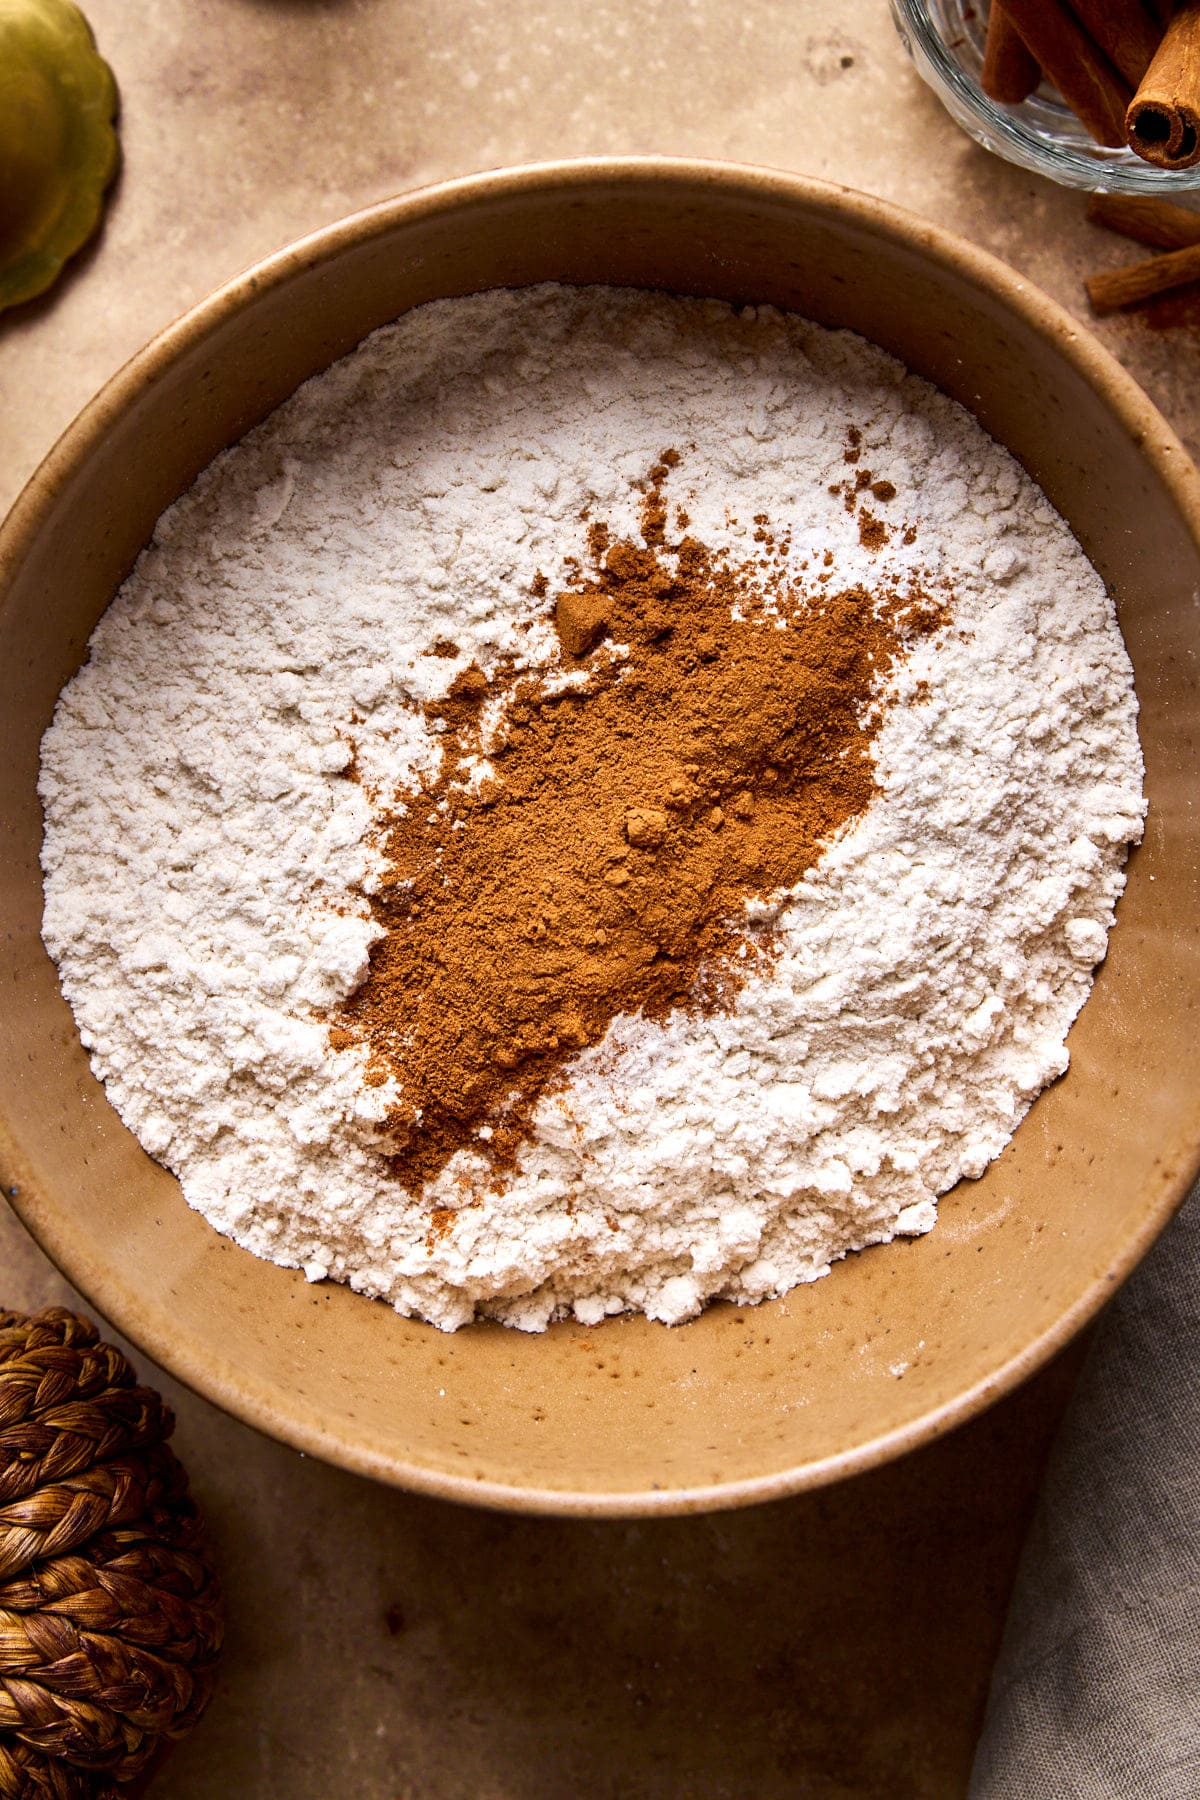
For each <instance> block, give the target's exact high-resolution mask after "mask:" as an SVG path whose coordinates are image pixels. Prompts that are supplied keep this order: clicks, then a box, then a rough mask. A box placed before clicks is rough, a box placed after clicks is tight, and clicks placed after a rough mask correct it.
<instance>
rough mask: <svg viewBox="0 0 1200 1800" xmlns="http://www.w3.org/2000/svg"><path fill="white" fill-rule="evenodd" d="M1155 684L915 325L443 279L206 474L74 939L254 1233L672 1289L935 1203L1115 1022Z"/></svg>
mask: <svg viewBox="0 0 1200 1800" xmlns="http://www.w3.org/2000/svg"><path fill="white" fill-rule="evenodd" d="M1135 721H1136V705H1135V701H1134V698H1133V692H1132V684H1131V676H1130V670H1129V665H1128V660H1127V658H1126V655H1125V652H1124V647H1123V645H1122V643H1121V640H1120V636H1119V633H1118V631H1117V627H1116V623H1115V619H1114V616H1113V612H1112V608H1111V604H1110V602H1109V600H1108V598H1107V596H1106V594H1105V591H1104V588H1103V586H1102V584H1101V582H1100V581H1099V578H1098V577H1097V576H1096V574H1095V572H1094V571H1093V570H1092V569H1091V568H1090V566H1089V565H1088V563H1087V561H1086V559H1085V558H1084V556H1083V553H1082V551H1081V550H1080V549H1079V547H1078V545H1077V544H1076V543H1075V542H1074V540H1073V539H1072V538H1071V536H1070V533H1069V532H1068V531H1067V529H1066V527H1065V525H1064V524H1063V522H1062V521H1061V520H1060V519H1059V518H1058V517H1057V516H1056V515H1055V514H1054V512H1053V511H1052V509H1051V508H1050V507H1049V505H1048V504H1047V502H1046V501H1045V499H1044V497H1043V496H1042V495H1041V494H1040V493H1039V492H1038V491H1037V490H1036V489H1035V488H1034V487H1033V486H1032V484H1031V483H1030V482H1029V481H1028V479H1027V478H1026V477H1025V476H1024V475H1023V474H1022V472H1021V471H1020V470H1019V468H1018V467H1017V465H1016V464H1015V463H1014V462H1013V461H1012V459H1011V458H1010V457H1009V456H1008V455H1007V454H1006V453H1005V452H1004V451H1002V450H1001V449H999V448H998V447H997V446H996V445H995V444H993V443H992V442H991V441H990V440H989V439H988V438H987V437H986V436H985V435H984V434H983V433H982V432H981V430H980V429H979V427H978V426H977V425H975V424H974V422H973V421H972V420H971V419H970V418H969V417H968V415H967V414H966V413H964V412H963V411H962V410H961V409H960V408H958V407H957V406H955V405H954V404H953V403H951V402H950V401H949V400H947V399H946V398H945V397H944V396H942V395H940V394H938V393H936V392H935V391H934V390H933V389H931V388H930V387H929V386H928V385H927V384H925V383H923V382H921V381H918V380H916V379H915V378H914V377H911V376H909V375H907V374H906V373H905V372H904V370H903V369H902V368H901V367H900V365H898V364H897V363H896V362H895V361H893V360H892V359H891V358H889V357H887V356H886V355H885V354H884V353H883V352H881V351H879V350H877V349H875V348H874V347H872V346H870V345H868V344H865V343H864V342H863V341H862V340H861V339H858V338H855V337H853V336H851V335H850V334H847V333H838V332H829V331H826V330H823V329H821V328H818V327H816V326H813V325H810V324H807V323H806V322H804V321H802V320H799V319H797V318H794V317H791V316H788V315H783V314H780V313H778V312H776V311H774V310H772V309H770V308H758V309H754V308H747V309H744V310H743V311H741V312H740V313H735V312H733V311H732V310H730V309H729V308H727V307H725V306H723V305H720V304H718V303H716V302H696V301H686V300H676V299H670V298H667V297H664V296H661V295H649V294H638V293H632V292H627V291H619V290H607V289H592V290H569V289H558V288H540V289H533V290H526V291H524V292H521V293H492V294H484V295H479V296H475V297H473V298H469V299H464V300H457V301H447V302H439V303H436V304H434V305H431V306H427V307H423V308H421V309H419V310H418V311H417V312H415V313H412V314H409V315H407V316H406V317H405V318H404V319H402V320H401V321H399V323H398V324H396V325H394V326H391V327H388V328H387V329H385V330H384V331H381V332H377V333H376V334H375V335H374V336H373V337H372V338H370V339H368V340H367V341H366V343H364V344H363V345H362V346H361V347H360V348H359V350H358V351H357V352H355V353H354V355H352V356H350V357H348V358H346V359H345V360H344V361H343V362H341V363H339V364H338V365H336V366H335V367H334V368H333V369H331V370H329V371H328V372H327V373H326V374H324V375H322V376H320V377H318V378H317V379H316V380H314V381H312V382H309V383H308V384H307V385H306V386H305V387H304V388H302V389H301V390H300V391H299V393H298V394H296V395H295V396H294V397H293V399H292V400H290V401H289V402H287V403H286V404H285V405H284V406H283V407H281V408H280V409H279V411H278V412H276V413H275V414H274V415H273V416H272V417H271V418H270V419H268V420H267V421H266V422H265V424H263V425H262V426H260V427H259V428H258V429H257V430H256V431H254V432H252V433H251V434H250V436H249V437H248V438H246V439H245V440H244V441H243V442H242V443H241V444H239V445H238V446H237V447H236V448H235V449H233V450H232V451H230V452H227V453H226V454H225V455H224V456H222V457H220V458H219V459H218V460H217V461H216V462H215V463H214V464H213V465H212V466H211V468H210V469H208V470H207V471H206V472H205V474H204V475H203V476H202V477H201V478H200V480H199V481H198V482H197V483H196V484H195V486H194V487H193V489H192V490H191V491H190V493H189V494H187V495H185V496H184V498H183V499H182V500H180V501H179V502H178V503H177V504H176V505H175V506H174V507H172V508H171V509H170V511H169V512H168V513H166V514H165V515H164V517H163V519H162V520H160V522H159V526H158V528H157V530H156V533H155V538H154V540H153V542H152V544H151V545H150V546H149V548H148V549H147V550H146V552H145V553H144V554H143V556H142V557H141V559H140V560H139V562H138V565H137V567H136V568H135V570H134V572H133V573H132V575H131V576H130V577H129V579H128V581H127V582H126V583H125V585H124V587H123V588H122V590H121V592H120V594H119V595H118V597H117V599H116V600H115V601H114V602H113V604H112V606H111V607H110V608H109V610H108V612H107V613H106V614H105V616H104V618H103V619H102V620H101V623H100V625H99V626H98V627H97V630H96V633H95V635H94V637H93V640H92V644H91V650H90V655H89V660H88V662H87V663H86V664H85V666H84V667H83V668H82V669H81V670H80V672H79V674H78V675H77V676H76V677H75V679H74V681H73V682H72V683H71V684H70V685H69V686H68V688H67V689H66V690H65V692H64V694H63V696H62V699H61V701H60V703H59V707H58V710H57V712H56V715H55V719H54V722H53V724H52V726H51V728H50V730H49V732H48V733H47V735H46V738H45V741H44V744H43V761H42V780H41V792H42V798H43V802H44V805H45V810H46V839H45V850H44V856H43V861H44V867H45V874H46V911H45V922H44V927H43V930H44V936H45V939H46V942H47V945H48V947H49V948H50V951H51V953H52V955H54V957H55V958H56V960H57V962H58V964H59V968H60V973H61V977H62V982H63V987H64V991H65V993H66V995H67V998H68V1000H69V1001H70V1003H71V1005H72V1007H73V1009H74V1011H75V1015H76V1018H77V1020H78V1022H79V1025H80V1030H81V1035H82V1037H83V1041H84V1043H85V1045H86V1046H87V1047H88V1049H89V1050H90V1052H91V1055H92V1062H93V1067H94V1068H95V1069H96V1071H97V1073H98V1074H99V1075H100V1076H101V1078H102V1079H103V1080H104V1081H105V1083H106V1085H107V1089H108V1093H109V1096H110V1098H111V1099H112V1100H113V1102H114V1104H115V1105H116V1106H117V1108H118V1110H119V1112H120V1113H121V1115H122V1117H123V1118H124V1119H125V1120H126V1122H127V1123H128V1124H129V1125H130V1127H131V1128H132V1129H133V1130H134V1131H136V1133H137V1134H138V1136H139V1137H140V1139H141V1141H142V1143H143V1144H144V1145H145V1147H146V1148H147V1150H149V1151H150V1153H151V1154H152V1155H155V1156H157V1157H158V1158H159V1159H160V1160H161V1161H163V1162H165V1163H166V1164H167V1165H168V1166H169V1167H171V1168H172V1169H174V1170H175V1172H176V1173H177V1174H178V1175H179V1177H180V1180H181V1182H182V1184H183V1188H184V1193H185V1195H186V1196H187V1198H188V1200H189V1201H190V1202H191V1203H192V1204H193V1205H194V1206H197V1207H199V1208H200V1210H202V1211H203V1212H204V1213H205V1214H206V1215H207V1216H208V1217H209V1218H210V1219H211V1220H212V1221H213V1223H214V1224H215V1225H216V1226H217V1227H218V1228H219V1229H220V1230H222V1231H225V1232H227V1233H229V1234H230V1235H231V1236H233V1237H235V1238H236V1239H237V1240H238V1241H239V1242H241V1243H243V1244H245V1245H247V1246H248V1247H249V1248H250V1249H252V1250H254V1251H255V1252H257V1253H258V1254H260V1255H264V1256H268V1257H270V1258H272V1259H273V1260H275V1261H279V1262H283V1263H287V1264H292V1265H298V1266H301V1267H303V1268H304V1270H305V1272H306V1273H307V1274H308V1275H309V1277H310V1278H311V1279H314V1280H315V1279H320V1278H322V1277H325V1276H334V1277H335V1278H338V1279H342V1280H346V1281H349V1282H350V1283H351V1284H352V1285H353V1286H355V1287H356V1288H359V1289H360V1290H361V1291H363V1292H366V1293H370V1294H379V1295H384V1296H386V1297H387V1298H388V1299H389V1300H391V1301H392V1302H393V1304H395V1305H396V1306H397V1307H398V1308H399V1309H400V1310H401V1311H404V1312H409V1313H415V1314H417V1315H419V1316H422V1317H425V1318H428V1319H431V1320H432V1321H433V1322H435V1323H436V1324H438V1325H441V1326H443V1327H445V1328H447V1329H451V1328H454V1327H455V1326H458V1325H461V1324H463V1323H465V1322H466V1321H467V1320H469V1319H471V1318H472V1317H474V1316H476V1314H478V1313H484V1314H490V1315H491V1316H494V1317H497V1318H500V1319H502V1320H504V1321H505V1322H506V1323H509V1324H513V1325H518V1326H521V1327H523V1328H526V1329H540V1328H542V1327H544V1326H545V1324H546V1323H547V1322H548V1321H549V1320H550V1319H551V1318H553V1317H555V1316H561V1315H563V1314H564V1313H568V1312H572V1311H573V1312H574V1314H575V1315H576V1316H577V1317H578V1318H579V1319H581V1320H582V1321H583V1322H585V1323H587V1324H594V1323H597V1322H598V1321H599V1320H600V1319H601V1318H603V1317H604V1316H605V1315H606V1314H609V1313H615V1312H619V1311H622V1310H626V1309H629V1308H636V1309H640V1310H644V1311H646V1312H647V1313H649V1314H650V1315H651V1316H652V1317H655V1318H660V1319H664V1320H666V1321H668V1322H676V1321H678V1320H681V1319H685V1318H688V1317H690V1316H692V1315H693V1314H694V1313H695V1312H697V1311H698V1310H699V1308H700V1307H701V1306H702V1305H703V1304H704V1302H705V1301H706V1300H707V1299H709V1298H712V1297H713V1296H715V1295H727V1296H730V1297H732V1298H734V1299H737V1300H742V1301H745V1300H757V1299H760V1298H763V1297H765V1296H767V1295H774V1294H780V1293H783V1292H785V1291H786V1290H787V1289H788V1288H790V1287H792V1286H794V1285H795V1284H796V1283H797V1282H798V1281H804V1280H811V1279H813V1278H815V1277H816V1276H818V1275H821V1274H823V1273H825V1272H826V1271H827V1269H828V1267H829V1264H830V1262H831V1261H832V1260H833V1259H835V1258H836V1257H839V1256H841V1255H843V1254H845V1253H846V1252H847V1251H848V1250H850V1249H856V1248H860V1247H862V1246H864V1245H866V1244H870V1243H875V1242H880V1241H884V1240H886V1239H887V1238H889V1237H891V1236H892V1235H894V1234H895V1233H897V1232H903V1233H917V1232H921V1231H925V1230H927V1229H929V1227H930V1226H931V1225H932V1224H933V1222H934V1217H935V1208H934V1201H935V1199H936V1197H937V1196H938V1195H939V1194H941V1193H943V1192H945V1191H946V1190H947V1189H948V1188H949V1187H951V1186H952V1185H953V1184H954V1182H955V1181H957V1180H958V1179H959V1177H960V1176H963V1175H968V1176H973V1175H978V1174H980V1173H982V1171H983V1169H984V1168H985V1167H986V1165H987V1164H988V1162H989V1161H991V1159H992V1158H993V1157H994V1156H996V1155H997V1154H998V1153H999V1151H1000V1150H1001V1149H1002V1148H1003V1146H1004V1144H1005V1143H1006V1142H1007V1140H1008V1138H1009V1137H1010V1136H1011V1133H1012V1131H1013V1130H1014V1128H1015V1126H1016V1125H1017V1123H1018V1122H1019V1120H1020V1119H1021V1117H1022V1116H1023V1114H1024V1112H1025V1111H1026V1109H1027V1108H1028V1106H1029V1104H1030V1103H1031V1101H1032V1099H1033V1098H1034V1096H1035V1095H1036V1094H1037V1092H1038V1091H1039V1089H1040V1088H1041V1087H1043V1086H1044V1085H1045V1084H1046V1082H1047V1081H1050V1080H1052V1079H1053V1078H1054V1077H1055V1076H1056V1075H1058V1074H1060V1073H1061V1072H1062V1070H1063V1069H1065V1067H1066V1063H1067V1056H1066V1052H1065V1049H1064V1039H1065V1035H1066V1032H1067V1029H1068V1027H1069V1025H1070V1023H1071V1021H1072V1020H1073V1018H1074V1017H1075V1015H1076V1013H1077V1012H1078V1010H1079V1007H1080V1006H1081V1005H1082V1003H1083V1001H1084V999H1085V998H1086V995H1087V992H1088V990H1089V987H1090V984H1091V979H1092V970H1093V967H1094V965H1095V963H1096V962H1098V961H1099V960H1100V959H1101V958H1102V957H1103V955H1104V952H1105V946H1106V937H1107V930H1108V927H1109V925H1110V924H1111V922H1112V918H1113V906H1114V902H1115V900H1116V898H1117V896H1118V894H1119V893H1120V891H1121V888H1122V886H1123V879H1124V878H1123V874H1122V866H1123V861H1124V855H1125V851H1126V847H1127V846H1128V844H1129V843H1130V842H1133V841H1135V840H1136V839H1137V838H1138V837H1139V836H1140V833H1141V822H1142V817H1143V802H1142V798H1141V757H1140V752H1139V749H1138V744H1137V736H1136V725H1135ZM97 846H102V847H103V854H102V855H98V854H97Z"/></svg>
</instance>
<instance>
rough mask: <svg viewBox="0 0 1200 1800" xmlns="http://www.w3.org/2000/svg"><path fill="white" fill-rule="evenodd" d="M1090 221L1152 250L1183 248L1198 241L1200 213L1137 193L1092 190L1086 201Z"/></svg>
mask: <svg viewBox="0 0 1200 1800" xmlns="http://www.w3.org/2000/svg"><path fill="white" fill-rule="evenodd" d="M1087 216H1088V219H1089V220H1090V221H1091V223H1092V224H1093V225H1103V226H1104V227H1105V229H1106V230H1108V231H1118V232H1120V234H1121V236H1122V237H1127V238H1133V239H1134V241H1135V242H1136V243H1139V244H1149V246H1150V248H1151V249H1152V250H1182V249H1183V248H1184V246H1185V245H1187V244H1200V213H1194V212H1189V211H1188V209H1187V207H1185V206H1172V205H1171V203H1170V201H1168V200H1143V199H1142V198H1141V197H1140V196H1139V195H1136V194H1093V195H1092V197H1091V199H1090V200H1089V201H1088V204H1087Z"/></svg>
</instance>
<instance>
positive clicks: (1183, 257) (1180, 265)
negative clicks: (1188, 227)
mask: <svg viewBox="0 0 1200 1800" xmlns="http://www.w3.org/2000/svg"><path fill="white" fill-rule="evenodd" d="M1191 281H1200V244H1189V245H1188V246H1187V247H1186V249H1183V250H1172V251H1170V252H1169V253H1168V254H1167V255H1166V256H1150V257H1147V259H1146V261H1145V262H1140V263H1130V264H1128V265H1127V266H1126V267H1125V268H1123V269H1111V270H1109V271H1108V272H1107V273H1105V274H1103V275H1093V276H1092V277H1091V278H1090V280H1088V281H1087V282H1086V283H1085V284H1084V285H1085V286H1086V288H1087V291H1088V299H1089V300H1090V301H1091V303H1092V309H1093V311H1095V312H1098V313H1109V312H1118V311H1120V310H1121V309H1122V308H1123V307H1126V306H1136V305H1137V304H1138V302H1139V301H1140V300H1150V299H1152V298H1153V296H1154V295H1155V294H1165V293H1167V292H1168V290H1169V289H1171V288H1178V287H1186V286H1187V285H1188V283H1189V282H1191Z"/></svg>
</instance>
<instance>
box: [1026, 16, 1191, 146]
mask: <svg viewBox="0 0 1200 1800" xmlns="http://www.w3.org/2000/svg"><path fill="white" fill-rule="evenodd" d="M1188 3H1191V4H1196V5H1200V0H1188ZM1004 10H1005V12H1006V13H1007V14H1008V16H1009V18H1010V19H1011V20H1012V22H1013V24H1014V25H1015V26H1016V28H1017V30H1018V31H1019V32H1020V34H1021V36H1022V37H1023V38H1024V40H1025V42H1026V44H1027V45H1028V47H1029V49H1030V50H1031V51H1032V53H1033V55H1034V56H1036V57H1037V60H1038V62H1039V63H1040V64H1041V66H1042V69H1043V70H1044V71H1045V73H1046V74H1047V75H1048V76H1049V78H1050V80H1051V81H1052V82H1053V83H1054V85H1055V87H1056V88H1057V89H1058V91H1059V93H1060V94H1061V95H1062V97H1063V99H1064V100H1065V101H1066V103H1067V105H1068V106H1069V107H1070V108H1071V111H1072V112H1073V113H1074V114H1075V116H1076V118H1078V119H1079V120H1080V122H1081V123H1082V124H1083V125H1085V126H1086V127H1087V129H1088V130H1089V131H1090V132H1091V134H1092V136H1093V137H1094V138H1095V139H1096V141H1097V142H1098V143H1101V144H1109V145H1111V146H1113V147H1114V148H1115V147H1116V146H1118V145H1120V144H1123V143H1124V142H1125V113H1126V109H1127V107H1128V106H1129V103H1130V101H1131V100H1132V98H1133V88H1132V86H1131V84H1130V83H1129V82H1127V81H1126V80H1125V79H1124V77H1123V76H1122V75H1120V74H1119V73H1118V72H1117V70H1116V69H1114V68H1113V66H1112V64H1111V63H1110V62H1109V60H1108V58H1107V56H1105V54H1104V52H1103V51H1102V50H1101V49H1100V48H1099V47H1098V45H1097V44H1095V43H1094V42H1093V40H1092V38H1091V37H1089V35H1088V33H1087V32H1086V31H1085V30H1084V29H1083V26H1082V25H1081V24H1080V23H1079V20H1078V19H1077V18H1076V17H1075V15H1074V13H1073V12H1071V11H1070V9H1069V8H1068V7H1066V6H1065V5H1063V4H1062V0H1004Z"/></svg>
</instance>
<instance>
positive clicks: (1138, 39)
mask: <svg viewBox="0 0 1200 1800" xmlns="http://www.w3.org/2000/svg"><path fill="white" fill-rule="evenodd" d="M1071 11H1072V12H1073V13H1074V14H1075V16H1076V18H1077V19H1078V20H1079V23H1080V24H1081V25H1082V26H1083V28H1084V30H1085V31H1086V32H1087V34H1088V36H1089V37H1090V38H1091V39H1092V41H1093V43H1095V44H1096V45H1098V46H1099V48H1100V49H1101V50H1102V51H1103V52H1104V54H1105V56H1107V58H1108V60H1109V62H1110V63H1111V64H1112V66H1113V68H1114V69H1115V70H1116V71H1117V73H1118V75H1120V76H1122V77H1123V78H1124V80H1126V81H1127V82H1128V83H1129V85H1130V87H1134V88H1135V87H1136V86H1137V85H1138V83H1139V81H1141V80H1142V78H1143V77H1144V75H1145V73H1146V70H1147V69H1148V68H1149V67H1150V64H1151V63H1152V62H1153V61H1154V57H1155V53H1156V51H1157V50H1158V46H1159V43H1160V41H1161V39H1162V34H1163V28H1162V26H1161V25H1159V24H1156V23H1155V21H1154V20H1153V19H1152V18H1151V17H1150V14H1149V13H1148V12H1147V11H1146V9H1145V7H1144V6H1143V5H1142V0H1071Z"/></svg>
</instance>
